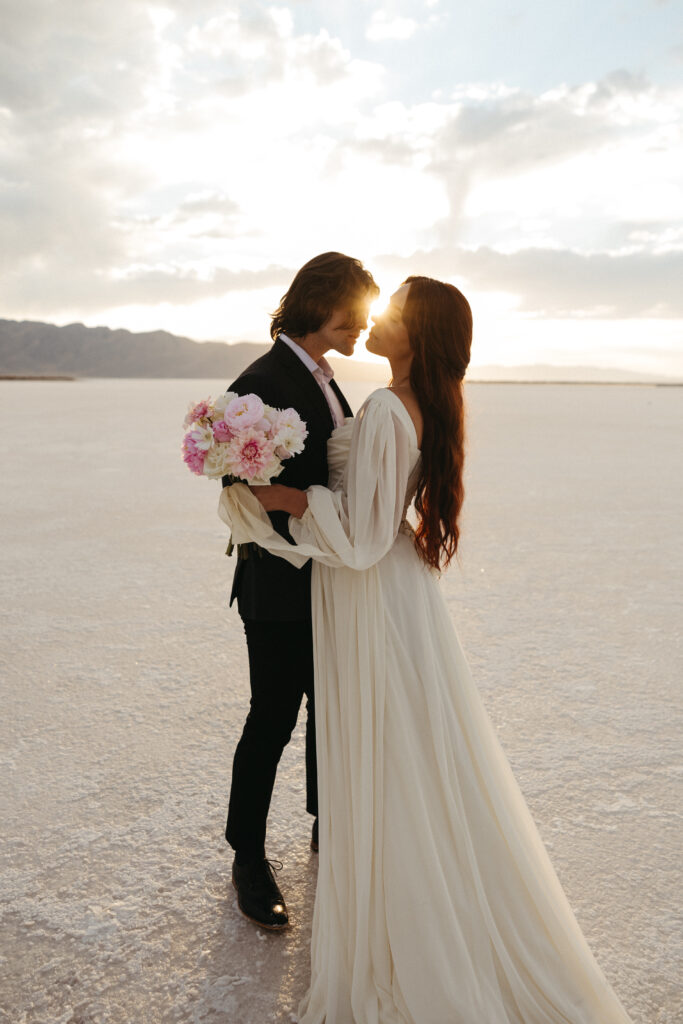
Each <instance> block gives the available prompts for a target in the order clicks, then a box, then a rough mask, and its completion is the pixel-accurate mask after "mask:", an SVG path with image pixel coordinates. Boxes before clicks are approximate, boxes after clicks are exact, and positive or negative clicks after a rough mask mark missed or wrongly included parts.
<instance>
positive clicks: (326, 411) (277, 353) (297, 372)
mask: <svg viewBox="0 0 683 1024" xmlns="http://www.w3.org/2000/svg"><path fill="white" fill-rule="evenodd" d="M271 351H272V353H273V356H274V357H275V358H276V359H277V362H278V363H279V365H280V366H281V368H282V369H283V370H284V371H285V372H286V373H287V376H288V377H289V380H290V383H291V385H292V387H293V388H294V387H295V388H296V390H297V391H298V392H299V394H300V395H301V402H302V404H305V406H306V409H309V410H311V412H312V413H313V414H314V416H315V419H316V420H317V422H318V426H319V427H320V428H321V429H322V430H326V431H327V432H328V433H329V432H330V431H331V430H332V428H333V427H334V421H333V419H332V413H331V412H330V407H329V405H328V404H327V399H326V398H325V395H324V394H323V392H322V390H321V388H320V385H319V384H318V382H317V381H316V379H315V377H314V376H313V374H312V373H311V371H310V370H309V369H308V367H307V366H304V364H303V363H302V362H301V360H300V359H299V357H298V356H297V354H296V353H295V352H292V350H291V348H290V347H289V346H288V345H285V343H284V341H280V339H279V338H278V339H277V340H276V341H275V343H274V344H273V347H272V349H271ZM292 404H293V405H294V407H295V408H296V403H295V402H293V403H292ZM343 404H344V403H343V402H342V405H343ZM297 411H299V410H297ZM309 416H310V414H309ZM304 418H305V417H304ZM309 429H310V423H309Z"/></svg>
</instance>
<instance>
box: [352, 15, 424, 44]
mask: <svg viewBox="0 0 683 1024" xmlns="http://www.w3.org/2000/svg"><path fill="white" fill-rule="evenodd" d="M416 31H417V22H416V21H415V20H414V19H413V18H401V17H398V16H396V15H391V14H389V13H388V12H387V11H375V12H374V14H373V15H372V17H371V19H370V23H369V25H368V27H367V29H366V30H365V37H366V39H369V40H370V41H371V42H373V43H375V42H381V41H384V40H386V39H392V40H404V39H410V37H411V36H413V35H414V34H415V32H416Z"/></svg>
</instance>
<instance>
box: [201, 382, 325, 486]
mask: <svg viewBox="0 0 683 1024" xmlns="http://www.w3.org/2000/svg"><path fill="white" fill-rule="evenodd" d="M183 426H184V427H185V429H186V430H187V433H186V434H185V437H184V438H183V444H182V451H183V461H184V462H185V464H186V465H187V467H188V469H190V470H191V471H192V472H193V473H196V474H197V476H208V477H211V478H214V479H215V478H219V477H223V476H229V477H231V479H232V480H233V481H238V480H242V481H245V482H246V483H249V484H268V483H270V481H271V480H273V479H274V478H275V477H276V476H279V474H280V473H281V472H282V470H283V468H284V466H283V462H284V461H285V460H286V459H291V458H292V457H293V456H294V455H298V454H299V452H302V451H303V450H304V441H305V439H306V437H307V436H308V431H307V430H306V424H305V423H304V421H303V420H302V419H301V417H300V416H299V414H298V412H297V411H296V409H274V408H272V406H270V405H265V404H264V403H263V402H262V401H261V399H260V398H259V397H258V395H237V394H235V392H234V391H228V392H227V393H226V394H225V395H221V397H220V398H217V399H216V401H215V402H214V401H212V400H211V399H210V398H207V399H204V400H203V401H201V402H193V403H191V404H190V407H189V409H188V413H187V416H186V417H185V422H184V424H183Z"/></svg>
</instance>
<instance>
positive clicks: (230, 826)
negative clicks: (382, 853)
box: [225, 619, 318, 858]
mask: <svg viewBox="0 0 683 1024" xmlns="http://www.w3.org/2000/svg"><path fill="white" fill-rule="evenodd" d="M243 621H244V632H245V634H246V637H247V650H248V653H249V681H250V684H251V705H250V710H249V714H248V715H247V720H246V722H245V723H244V729H243V731H242V737H241V739H240V741H239V743H238V744H237V749H236V750H235V757H234V760H233V765H232V785H231V788H230V805H229V808H228V823H227V826H226V829H225V838H226V839H227V841H228V842H229V843H230V845H231V846H232V848H233V849H234V850H236V851H238V852H239V854H240V856H242V857H244V858H251V857H254V858H256V857H263V856H265V853H264V851H265V840H266V819H267V818H268V808H269V807H270V798H271V795H272V792H273V785H274V783H275V773H276V772H277V766H278V762H279V760H280V757H281V755H282V751H283V750H284V748H285V747H286V745H287V743H288V742H289V738H290V736H291V735H292V730H293V729H294V726H295V725H296V720H297V715H298V713H299V707H300V705H301V698H302V697H303V695H304V694H306V697H307V704H306V707H307V712H308V719H307V722H306V810H307V811H308V812H309V813H310V814H313V815H317V813H318V779H317V773H316V757H315V703H314V697H313V633H312V628H311V622H310V620H308V621H303V622H263V621H260V620H256V619H245V620H243Z"/></svg>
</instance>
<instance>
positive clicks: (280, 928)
mask: <svg viewBox="0 0 683 1024" xmlns="http://www.w3.org/2000/svg"><path fill="white" fill-rule="evenodd" d="M232 887H233V889H234V890H235V892H236V893H237V906H238V908H239V912H240V914H241V915H242V917H246V919H247V921H251V923H252V924H257V925H258V926H259V928H265V930H266V931H267V932H286V931H287V929H288V928H291V927H292V926H291V924H290V923H289V921H288V922H287V924H264V922H263V921H257V919H256V918H255V917H250V916H249V914H247V912H246V910H242V907H241V905H240V894H239V892H237V886H236V885H235V883H234V882H233V883H232Z"/></svg>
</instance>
